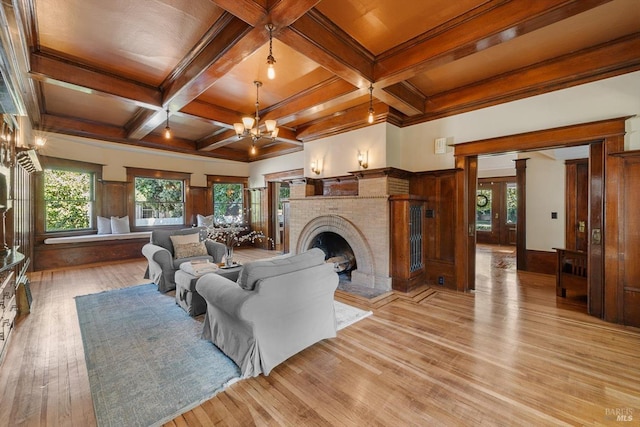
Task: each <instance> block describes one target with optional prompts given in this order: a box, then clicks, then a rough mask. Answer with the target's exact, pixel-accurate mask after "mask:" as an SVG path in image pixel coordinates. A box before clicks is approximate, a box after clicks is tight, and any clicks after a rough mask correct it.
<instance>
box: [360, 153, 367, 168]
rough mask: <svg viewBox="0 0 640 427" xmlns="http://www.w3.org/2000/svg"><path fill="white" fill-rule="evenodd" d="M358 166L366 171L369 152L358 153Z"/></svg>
mask: <svg viewBox="0 0 640 427" xmlns="http://www.w3.org/2000/svg"><path fill="white" fill-rule="evenodd" d="M358 164H359V165H360V167H361V168H362V169H366V168H368V167H369V152H368V151H365V153H364V154H362V151H358Z"/></svg>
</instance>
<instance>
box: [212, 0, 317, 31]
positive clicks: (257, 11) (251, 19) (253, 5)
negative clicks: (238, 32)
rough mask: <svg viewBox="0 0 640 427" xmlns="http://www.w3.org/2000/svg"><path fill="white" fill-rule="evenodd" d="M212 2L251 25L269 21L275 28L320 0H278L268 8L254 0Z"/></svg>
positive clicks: (216, 0) (309, 8) (219, 0)
mask: <svg viewBox="0 0 640 427" xmlns="http://www.w3.org/2000/svg"><path fill="white" fill-rule="evenodd" d="M212 2H213V3H214V4H216V5H217V6H219V7H221V8H222V9H224V10H226V11H227V12H229V13H230V14H232V15H234V16H236V17H237V18H239V19H241V20H243V21H244V22H246V23H247V24H249V25H251V26H252V27H263V26H264V25H266V24H269V23H271V24H273V25H275V27H276V30H277V29H278V28H284V27H288V26H289V25H291V24H292V23H294V22H295V21H297V20H298V19H299V18H300V17H301V16H302V15H304V14H305V13H307V12H308V11H309V10H311V9H312V8H313V7H314V6H315V5H317V4H318V3H320V0H280V1H277V2H275V4H274V5H273V7H271V8H269V9H268V10H267V8H266V7H265V6H263V5H261V4H259V3H258V2H257V1H254V0H212Z"/></svg>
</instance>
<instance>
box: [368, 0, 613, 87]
mask: <svg viewBox="0 0 640 427" xmlns="http://www.w3.org/2000/svg"><path fill="white" fill-rule="evenodd" d="M609 1H611V0H539V1H535V2H528V3H527V7H522V4H521V3H520V2H516V1H501V2H498V3H496V4H495V5H491V6H490V7H485V8H479V9H477V10H473V11H471V12H470V14H469V16H468V17H467V19H464V20H459V21H456V25H454V26H449V27H447V28H445V29H440V30H439V31H430V32H428V33H425V34H424V35H422V36H419V37H416V38H415V39H413V40H411V41H409V42H407V43H404V44H403V45H400V46H398V47H395V48H393V49H392V50H390V51H388V52H386V53H383V54H381V55H379V56H378V58H377V60H376V63H375V66H374V73H373V75H374V77H375V81H376V82H377V84H378V85H381V86H383V87H387V86H391V85H393V84H396V83H400V82H402V81H405V80H409V79H411V78H412V77H415V76H416V75H418V74H420V73H423V72H425V71H427V70H428V69H430V68H434V67H437V66H440V65H443V64H447V63H450V62H453V61H455V60H457V59H460V58H463V57H465V56H468V55H471V54H474V53H477V52H479V51H482V50H485V49H487V48H490V47H492V46H496V45H498V44H501V43H504V42H507V41H509V40H512V39H513V38H515V37H519V36H522V35H524V34H528V33H530V32H532V31H535V30H537V29H540V28H543V27H545V26H548V25H551V24H554V23H556V22H559V21H562V20H564V19H567V18H569V17H571V16H574V15H577V14H579V13H582V12H585V11H587V10H589V9H592V8H594V7H597V6H600V5H602V4H604V3H607V2H609ZM436 30H438V29H436Z"/></svg>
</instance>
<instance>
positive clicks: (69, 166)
mask: <svg viewBox="0 0 640 427" xmlns="http://www.w3.org/2000/svg"><path fill="white" fill-rule="evenodd" d="M39 159H40V163H41V164H42V168H43V170H44V169H55V170H65V171H70V172H77V173H89V174H91V175H92V178H93V182H92V188H93V202H92V209H91V213H90V227H89V228H83V229H74V230H56V231H47V229H46V213H45V209H46V202H45V199H44V173H41V174H37V175H36V177H35V180H34V182H35V191H36V194H37V195H38V197H37V198H36V203H35V210H36V214H35V229H36V234H37V235H39V236H79V235H83V234H94V233H96V232H97V230H98V224H97V217H98V216H100V215H102V209H101V207H102V194H101V193H102V192H101V191H100V190H101V189H100V182H102V165H100V164H96V163H89V162H82V161H77V160H68V159H61V158H57V157H48V156H39Z"/></svg>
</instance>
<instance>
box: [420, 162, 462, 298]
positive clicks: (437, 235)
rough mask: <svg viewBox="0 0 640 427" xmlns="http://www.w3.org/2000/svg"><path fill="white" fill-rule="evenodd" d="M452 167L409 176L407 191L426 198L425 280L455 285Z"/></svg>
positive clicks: (454, 211) (430, 282)
mask: <svg viewBox="0 0 640 427" xmlns="http://www.w3.org/2000/svg"><path fill="white" fill-rule="evenodd" d="M456 188H457V186H456V177H455V170H453V169H451V170H444V171H434V172H421V173H417V174H414V176H412V177H411V178H410V180H409V192H410V194H413V195H418V196H420V197H423V198H424V199H426V202H425V221H424V238H423V242H424V254H425V271H426V283H428V284H430V285H439V282H440V281H442V282H443V285H444V286H445V287H447V288H451V289H455V263H454V261H455V219H456Z"/></svg>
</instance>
